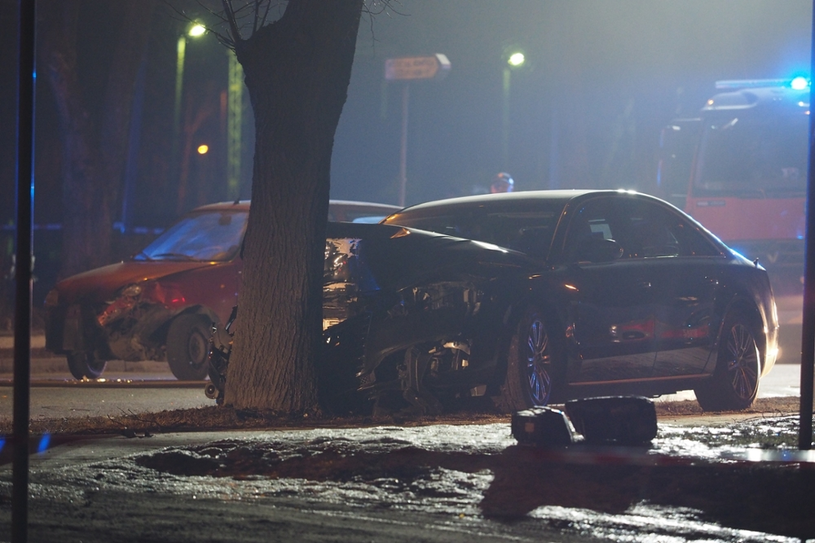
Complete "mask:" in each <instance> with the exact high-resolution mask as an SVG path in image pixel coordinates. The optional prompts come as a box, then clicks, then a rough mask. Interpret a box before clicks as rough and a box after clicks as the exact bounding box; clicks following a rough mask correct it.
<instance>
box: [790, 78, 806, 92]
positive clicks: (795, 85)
mask: <svg viewBox="0 0 815 543" xmlns="http://www.w3.org/2000/svg"><path fill="white" fill-rule="evenodd" d="M790 87H792V89H793V90H806V89H808V88H809V79H807V78H806V77H803V76H800V75H799V76H798V77H796V78H795V79H793V80H792V81H790Z"/></svg>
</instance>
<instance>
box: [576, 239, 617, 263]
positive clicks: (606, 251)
mask: <svg viewBox="0 0 815 543" xmlns="http://www.w3.org/2000/svg"><path fill="white" fill-rule="evenodd" d="M622 255H623V248H622V246H621V245H620V244H619V243H617V242H616V241H615V240H613V239H603V238H594V237H592V238H588V239H586V240H584V241H583V242H581V243H580V246H579V247H578V250H577V260H578V261H579V262H589V263H592V264H600V263H604V262H613V261H615V260H617V259H618V258H620V257H621V256H622Z"/></svg>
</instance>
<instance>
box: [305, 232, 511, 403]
mask: <svg viewBox="0 0 815 543" xmlns="http://www.w3.org/2000/svg"><path fill="white" fill-rule="evenodd" d="M330 235H331V233H330ZM334 235H335V236H337V237H329V239H328V241H327V244H326V261H325V269H324V272H325V275H324V279H325V282H324V291H323V292H324V308H323V317H324V344H325V346H326V349H325V351H324V355H323V357H322V359H321V361H320V368H319V371H318V374H319V375H320V377H321V379H322V382H321V387H320V388H321V390H322V391H323V397H324V400H325V401H326V402H327V403H329V404H334V405H336V404H337V403H338V402H337V399H338V398H345V399H349V398H356V400H357V401H359V400H360V398H363V399H365V400H367V401H370V400H373V401H374V403H375V408H379V409H386V410H387V409H393V408H397V407H398V406H399V405H400V404H401V405H405V404H407V405H408V406H410V407H412V408H413V409H415V410H417V411H420V412H425V413H427V412H438V411H440V410H441V408H442V404H443V403H444V402H445V401H448V400H451V399H455V398H461V397H466V396H481V395H484V394H485V393H486V392H487V388H488V385H489V384H494V383H492V381H493V380H494V379H493V377H494V375H495V373H496V371H495V369H496V366H497V363H498V361H497V357H496V353H497V351H498V344H499V341H500V339H501V337H502V336H504V335H505V333H504V332H505V331H504V330H502V329H500V323H501V321H502V312H504V311H505V310H506V307H507V304H508V303H509V300H511V299H512V295H511V294H509V293H508V292H505V291H507V290H508V289H507V284H508V283H504V282H501V281H496V277H498V276H500V275H501V274H506V273H517V272H518V271H519V269H520V267H519V265H518V263H517V262H516V259H514V258H513V257H511V256H509V255H506V253H507V251H505V250H500V251H499V250H496V251H495V254H496V255H497V256H498V257H503V256H509V258H503V259H502V258H495V259H488V260H489V261H488V262H484V261H483V260H484V258H485V256H486V257H489V256H490V251H485V250H484V247H483V244H482V245H481V246H478V247H474V242H472V241H469V240H461V239H455V238H450V237H446V236H441V235H437V234H429V233H426V232H421V231H411V230H408V229H401V228H394V227H387V226H382V225H371V226H369V227H366V228H362V227H358V226H354V227H344V228H343V229H339V230H338V231H336V232H334ZM341 235H342V236H343V237H339V236H341ZM354 235H356V236H358V237H351V236H354ZM408 238H409V239H408ZM509 284H511V285H514V284H517V283H512V282H510V283H509ZM510 290H511V288H510ZM496 323H498V324H496ZM351 367H353V368H355V371H354V372H353V378H352V377H351V372H349V369H350V368H351ZM326 398H328V400H326ZM339 403H340V404H341V402H339Z"/></svg>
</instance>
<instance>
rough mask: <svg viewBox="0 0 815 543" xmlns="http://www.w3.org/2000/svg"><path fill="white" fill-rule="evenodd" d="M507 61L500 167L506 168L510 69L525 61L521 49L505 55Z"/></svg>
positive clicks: (518, 66) (507, 157) (516, 67)
mask: <svg viewBox="0 0 815 543" xmlns="http://www.w3.org/2000/svg"><path fill="white" fill-rule="evenodd" d="M506 60H507V63H506V65H505V66H504V86H503V88H504V95H503V96H504V101H503V108H502V118H501V120H502V123H501V128H502V131H501V168H502V169H504V170H506V169H507V168H508V167H509V164H508V162H509V97H510V87H511V82H512V71H513V70H515V69H518V68H520V67H521V66H523V65H524V63H525V62H526V56H525V55H524V54H523V53H522V52H521V51H512V52H510V53H509V54H508V55H507V56H506Z"/></svg>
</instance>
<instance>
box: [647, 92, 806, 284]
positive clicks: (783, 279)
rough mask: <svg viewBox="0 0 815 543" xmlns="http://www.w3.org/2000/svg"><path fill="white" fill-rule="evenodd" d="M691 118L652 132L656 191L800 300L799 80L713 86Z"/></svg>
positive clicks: (802, 159) (802, 108) (802, 169)
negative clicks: (656, 142)
mask: <svg viewBox="0 0 815 543" xmlns="http://www.w3.org/2000/svg"><path fill="white" fill-rule="evenodd" d="M716 87H717V90H718V91H720V92H719V93H718V94H716V95H714V96H713V97H712V98H710V99H709V100H708V101H707V103H706V104H705V105H704V107H702V109H701V111H700V112H699V115H698V116H697V117H695V118H691V119H675V120H674V121H672V122H671V123H670V125H669V126H667V127H666V128H665V129H664V130H663V132H662V138H661V151H662V152H661V155H660V162H659V171H658V175H657V192H658V193H659V194H660V195H662V196H664V197H666V198H667V199H669V200H671V201H672V202H673V203H674V204H676V205H678V206H679V207H682V208H684V209H685V211H687V212H688V213H689V214H690V215H692V216H693V217H694V218H695V219H697V220H698V221H699V222H701V223H702V224H703V225H704V226H705V227H707V228H708V229H709V230H711V231H712V232H713V233H714V234H716V235H717V236H718V237H719V238H721V239H722V240H723V241H725V242H726V243H727V244H728V245H730V246H731V247H732V248H734V249H736V250H737V251H739V252H740V253H741V254H743V255H744V256H746V257H748V258H750V259H751V260H755V259H758V261H759V262H760V263H761V265H762V266H764V267H765V268H766V269H767V271H768V272H769V273H770V276H771V278H772V280H773V288H774V289H775V291H776V294H779V293H780V294H795V293H800V292H801V280H800V278H801V276H802V273H803V262H804V234H805V227H806V212H805V206H806V190H807V160H808V147H809V139H808V137H807V135H808V129H809V81H808V80H807V79H806V78H804V77H797V78H795V79H792V80H750V81H743V80H739V81H719V82H717V84H716Z"/></svg>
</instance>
